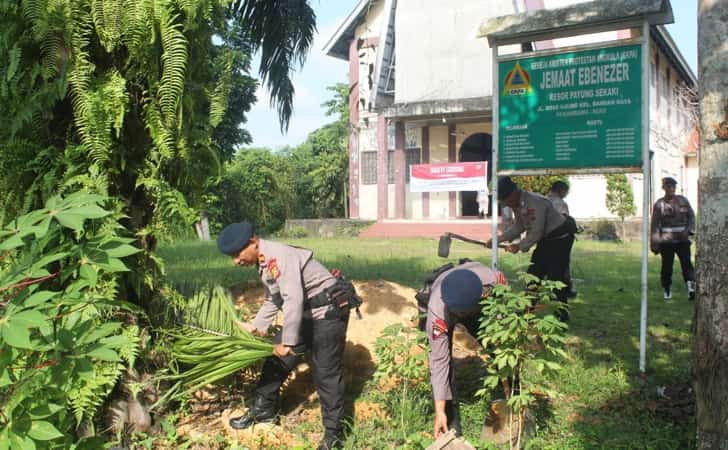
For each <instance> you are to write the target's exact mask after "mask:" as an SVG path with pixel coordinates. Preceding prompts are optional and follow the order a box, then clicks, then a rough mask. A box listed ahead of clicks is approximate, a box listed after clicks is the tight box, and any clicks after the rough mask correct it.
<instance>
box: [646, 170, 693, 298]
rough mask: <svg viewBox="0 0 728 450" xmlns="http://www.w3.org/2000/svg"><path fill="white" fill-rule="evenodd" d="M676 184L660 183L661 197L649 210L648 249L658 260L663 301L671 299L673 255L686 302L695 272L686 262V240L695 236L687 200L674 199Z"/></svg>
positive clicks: (675, 182)
mask: <svg viewBox="0 0 728 450" xmlns="http://www.w3.org/2000/svg"><path fill="white" fill-rule="evenodd" d="M676 185H677V181H675V179H674V178H672V177H665V178H663V179H662V189H663V190H664V191H665V196H664V197H662V198H660V199H659V200H657V201H656V202H655V205H654V206H653V208H652V220H651V221H650V223H651V226H650V228H651V230H652V233H651V235H650V249H651V250H652V252H653V253H655V254H658V253H659V254H660V256H661V257H662V270H661V272H660V281H661V283H662V288H663V289H664V292H663V298H664V299H665V300H670V299H671V298H672V291H671V285H672V265H673V262H674V261H675V253H677V257H678V258H679V259H680V267H681V268H682V276H683V280H685V284H686V285H687V288H688V300H694V299H695V269H694V268H693V264H692V263H691V262H690V236H692V235H693V234H695V213H694V212H693V208H692V207H691V206H690V202H689V201H688V199H686V198H685V197H683V196H682V195H675V186H676Z"/></svg>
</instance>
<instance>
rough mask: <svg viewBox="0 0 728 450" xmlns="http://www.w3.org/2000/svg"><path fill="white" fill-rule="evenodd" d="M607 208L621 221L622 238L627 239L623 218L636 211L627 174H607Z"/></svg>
mask: <svg viewBox="0 0 728 450" xmlns="http://www.w3.org/2000/svg"><path fill="white" fill-rule="evenodd" d="M606 178H607V209H608V210H609V212H611V213H612V214H616V215H617V216H618V217H619V219H620V220H621V221H622V240H623V241H624V240H626V239H627V231H626V230H625V226H624V219H625V218H626V217H627V216H632V215H634V214H635V212H637V208H636V207H635V204H634V195H633V194H632V186H630V185H629V181H628V180H627V175H625V174H623V173H617V174H612V175H607V176H606Z"/></svg>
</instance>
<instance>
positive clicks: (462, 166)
mask: <svg viewBox="0 0 728 450" xmlns="http://www.w3.org/2000/svg"><path fill="white" fill-rule="evenodd" d="M487 170H488V163H487V162H485V161H479V162H461V163H443V164H415V165H412V166H410V192H450V191H486V190H487V189H488V182H487V179H488V178H487Z"/></svg>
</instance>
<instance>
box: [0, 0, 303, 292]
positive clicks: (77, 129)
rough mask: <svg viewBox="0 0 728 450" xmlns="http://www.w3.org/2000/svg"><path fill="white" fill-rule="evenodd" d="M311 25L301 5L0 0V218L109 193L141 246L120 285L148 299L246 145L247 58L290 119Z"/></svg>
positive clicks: (251, 84) (250, 83)
mask: <svg viewBox="0 0 728 450" xmlns="http://www.w3.org/2000/svg"><path fill="white" fill-rule="evenodd" d="M314 29H315V15H314V13H313V11H312V10H311V8H310V7H309V6H308V4H307V2H305V1H301V2H288V1H268V0H266V1H262V0H258V1H256V0H242V1H236V2H232V4H231V2H229V1H227V0H201V1H197V2H189V1H187V2H177V1H170V0H140V1H131V0H104V1H95V0H81V1H70V0H21V1H18V2H2V4H1V5H0V60H2V61H7V62H8V64H2V67H1V68H0V101H1V102H2V103H3V109H2V113H1V114H0V119H1V120H2V122H3V124H4V126H3V127H1V128H0V149H1V150H2V151H0V170H1V171H2V172H3V173H4V174H5V175H6V176H4V177H3V178H2V180H0V210H1V211H2V216H0V223H3V222H6V221H7V220H8V218H12V217H15V216H16V215H18V214H22V213H25V212H28V211H30V210H32V209H34V208H39V207H41V206H42V205H43V204H44V202H45V201H46V200H47V199H49V198H50V197H52V196H53V195H56V194H67V193H69V192H73V191H75V190H77V189H79V188H84V189H88V190H92V191H94V192H97V193H100V194H103V195H105V196H108V197H109V198H111V199H112V200H113V204H112V205H111V206H110V208H111V209H113V210H115V211H120V212H123V213H124V214H125V215H126V216H127V218H125V220H124V221H123V222H122V223H123V225H124V226H125V227H126V228H127V229H128V230H129V231H130V232H131V234H132V235H134V236H135V237H137V238H138V239H139V242H140V244H141V247H142V249H143V250H144V253H143V254H140V255H138V256H136V257H135V258H134V261H131V262H130V263H131V264H132V266H133V268H134V270H133V271H132V274H130V275H129V277H128V279H127V280H125V283H124V284H125V286H124V287H123V289H124V290H125V291H129V298H130V299H132V300H134V301H135V302H137V303H140V304H144V303H145V302H146V301H148V300H149V298H151V297H152V296H153V295H152V292H153V291H154V290H155V289H156V287H157V281H158V276H159V273H160V270H159V268H158V267H156V265H155V264H154V256H153V254H152V252H153V250H154V249H155V247H156V243H157V241H158V238H159V236H166V235H169V234H170V233H171V232H173V230H175V229H178V228H186V229H190V227H191V225H192V223H193V222H194V221H195V220H196V219H197V217H199V211H200V210H201V209H202V208H203V207H204V206H205V197H204V193H205V190H206V188H207V186H208V185H209V184H210V183H211V182H214V181H215V180H216V179H218V178H219V176H220V174H221V169H222V163H223V162H225V161H229V160H230V158H231V157H232V154H233V151H234V148H235V147H236V146H238V145H240V144H242V143H246V142H250V135H249V134H248V133H247V132H245V131H244V130H241V129H240V125H241V124H242V123H244V122H245V113H246V112H247V111H249V109H250V106H251V105H252V103H253V102H254V101H255V90H256V88H257V82H256V81H255V80H254V79H253V78H252V77H250V76H249V72H250V70H251V69H250V59H251V54H253V53H255V52H256V51H258V50H260V52H261V54H262V62H261V66H260V74H261V75H262V77H263V79H264V81H265V82H266V83H267V85H268V87H269V90H270V91H271V94H272V95H271V98H272V101H274V102H276V104H277V105H278V108H279V112H280V121H281V124H283V125H285V124H287V122H288V120H289V118H290V114H291V107H292V106H291V105H292V99H293V86H292V83H291V81H290V73H291V72H292V71H293V70H295V69H296V68H297V67H298V65H300V64H301V63H302V62H303V60H304V58H305V56H306V53H307V51H308V49H309V47H310V43H311V41H312V38H313V31H314ZM136 274H144V276H143V277H142V276H141V275H136ZM137 278H144V279H143V280H142V282H141V283H140V282H139V280H138V279H137ZM160 284H161V283H160Z"/></svg>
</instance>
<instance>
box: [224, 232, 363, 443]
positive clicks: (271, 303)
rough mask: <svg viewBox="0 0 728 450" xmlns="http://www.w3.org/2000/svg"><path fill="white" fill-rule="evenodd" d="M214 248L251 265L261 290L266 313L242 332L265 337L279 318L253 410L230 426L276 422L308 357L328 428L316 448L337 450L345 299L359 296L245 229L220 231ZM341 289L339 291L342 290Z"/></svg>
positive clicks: (307, 260)
mask: <svg viewBox="0 0 728 450" xmlns="http://www.w3.org/2000/svg"><path fill="white" fill-rule="evenodd" d="M217 245H218V248H219V249H220V251H221V252H222V253H224V254H226V255H229V256H231V257H232V258H233V261H234V263H235V264H237V265H243V266H253V265H256V266H257V268H258V274H259V275H260V278H261V280H262V282H263V286H264V287H265V300H264V303H263V306H262V307H261V309H260V310H259V311H258V314H257V315H256V316H255V319H253V321H252V322H251V323H243V324H241V326H242V327H243V328H245V329H246V330H248V331H250V332H251V333H254V334H258V335H263V334H265V333H266V332H267V331H268V328H269V327H270V325H271V324H272V322H273V320H274V319H275V317H276V314H277V312H278V311H279V310H282V311H283V328H282V330H281V331H280V332H279V333H278V334H276V336H275V337H274V338H273V342H274V343H275V344H276V345H275V347H274V350H273V355H274V356H272V357H270V358H268V359H266V361H265V363H264V364H263V370H262V374H261V377H260V380H259V382H258V386H257V388H256V390H255V399H254V402H253V405H252V406H251V407H250V409H249V411H248V413H247V415H244V416H241V417H237V418H233V419H231V420H230V426H231V427H232V428H235V429H244V428H248V427H250V426H252V425H254V424H256V423H264V422H275V421H276V420H277V417H276V412H275V403H276V400H277V398H278V392H279V390H280V387H281V385H282V384H283V382H284V381H285V380H286V379H287V378H288V375H289V374H290V372H291V371H292V370H293V369H294V368H295V367H296V366H297V365H298V364H299V362H300V356H301V355H302V354H303V353H304V352H305V351H306V350H310V351H311V363H312V370H313V380H314V383H315V385H316V390H317V391H318V394H319V399H320V402H321V416H322V419H323V425H324V428H325V434H324V438H323V441H322V442H321V444H320V446H319V447H318V448H319V450H328V449H332V448H336V446H337V445H338V444H339V441H340V439H341V433H342V418H343V415H344V373H343V371H344V364H343V356H344V345H345V342H346V328H347V325H348V322H349V310H350V305H351V303H350V302H349V299H350V298H353V296H355V295H356V293H355V292H354V290H353V286H351V283H348V282H345V281H342V280H337V278H335V277H334V276H333V275H332V274H331V273H330V272H329V271H328V270H326V268H325V267H324V266H323V265H322V264H321V263H319V262H318V261H316V260H315V259H313V252H312V251H311V250H307V249H302V248H296V247H291V246H289V245H285V244H280V243H277V242H272V241H268V240H265V239H260V238H258V237H257V236H256V235H255V233H254V232H253V227H252V225H251V224H250V223H248V222H241V223H234V224H232V225H228V226H227V227H225V229H223V230H222V232H221V233H220V235H219V237H218V239H217ZM342 285H343V286H344V287H345V289H343V290H342V289H339V288H340V287H341V286H342ZM349 286H351V287H349ZM357 306H358V305H357Z"/></svg>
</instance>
